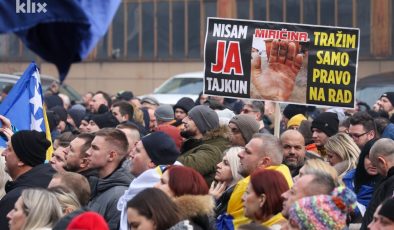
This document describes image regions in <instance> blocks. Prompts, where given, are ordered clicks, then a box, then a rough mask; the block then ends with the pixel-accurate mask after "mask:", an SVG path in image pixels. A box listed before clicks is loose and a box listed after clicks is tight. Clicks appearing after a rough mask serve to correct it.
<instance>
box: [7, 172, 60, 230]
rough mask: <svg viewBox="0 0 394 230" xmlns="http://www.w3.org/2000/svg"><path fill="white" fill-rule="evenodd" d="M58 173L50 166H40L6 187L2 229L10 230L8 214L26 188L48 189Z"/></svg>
mask: <svg viewBox="0 0 394 230" xmlns="http://www.w3.org/2000/svg"><path fill="white" fill-rule="evenodd" d="M55 173H56V171H55V170H54V169H53V168H52V166H51V165H50V164H40V165H37V166H35V167H33V168H32V169H31V170H29V171H28V172H26V173H24V174H22V175H20V176H19V177H18V178H17V179H16V180H15V181H8V182H7V183H6V185H5V191H6V194H5V196H4V197H3V198H2V199H1V200H0V229H2V230H3V229H4V230H6V229H8V219H7V217H6V216H7V214H8V212H9V211H11V209H13V208H14V204H15V202H16V201H17V200H18V198H19V197H20V195H21V194H22V190H23V189H26V188H34V187H39V188H47V187H48V184H49V182H50V181H51V180H52V176H53V174H55Z"/></svg>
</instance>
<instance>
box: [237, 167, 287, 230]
mask: <svg viewBox="0 0 394 230" xmlns="http://www.w3.org/2000/svg"><path fill="white" fill-rule="evenodd" d="M287 190H289V186H288V184H287V181H286V179H285V177H284V176H283V175H282V173H280V172H277V171H274V170H268V169H259V170H257V171H256V172H254V173H253V174H252V175H251V176H250V183H249V185H248V188H247V190H246V192H245V194H244V195H243V197H242V201H243V203H244V215H245V216H246V217H248V218H250V219H252V220H253V222H256V223H261V225H263V226H266V227H269V228H271V229H274V230H275V229H280V228H281V224H283V223H284V222H285V221H286V220H285V218H284V217H283V216H282V214H281V211H282V207H283V198H282V196H281V195H282V193H284V192H286V191H287Z"/></svg>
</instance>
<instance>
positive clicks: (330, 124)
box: [311, 112, 339, 158]
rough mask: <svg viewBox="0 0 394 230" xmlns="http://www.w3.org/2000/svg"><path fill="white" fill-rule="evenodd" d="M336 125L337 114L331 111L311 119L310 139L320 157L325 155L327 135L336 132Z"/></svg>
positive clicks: (337, 122) (337, 121)
mask: <svg viewBox="0 0 394 230" xmlns="http://www.w3.org/2000/svg"><path fill="white" fill-rule="evenodd" d="M338 126H339V120H338V115H337V114H336V113H331V112H323V113H321V114H319V115H318V116H317V117H316V118H315V119H314V120H313V121H312V125H311V129H312V139H313V141H314V143H315V145H316V147H317V150H318V152H319V154H320V156H321V157H323V158H325V157H326V150H325V148H324V145H325V144H326V142H327V140H328V138H329V137H331V136H333V135H335V134H336V133H338Z"/></svg>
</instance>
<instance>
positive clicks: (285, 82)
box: [251, 40, 303, 101]
mask: <svg viewBox="0 0 394 230" xmlns="http://www.w3.org/2000/svg"><path fill="white" fill-rule="evenodd" d="M267 53H268V52H267ZM302 62H303V56H302V54H297V48H296V44H295V43H294V42H289V41H278V40H273V41H272V44H271V47H270V50H269V57H268V67H267V68H265V69H262V68H261V57H260V56H259V55H258V53H257V52H253V51H252V60H251V79H252V83H253V84H254V86H255V87H256V90H257V92H258V93H259V94H260V95H261V96H262V98H263V99H267V100H279V101H285V100H287V99H288V98H289V97H290V95H291V93H292V91H293V88H294V82H295V78H296V76H297V74H298V72H299V71H300V68H301V66H302Z"/></svg>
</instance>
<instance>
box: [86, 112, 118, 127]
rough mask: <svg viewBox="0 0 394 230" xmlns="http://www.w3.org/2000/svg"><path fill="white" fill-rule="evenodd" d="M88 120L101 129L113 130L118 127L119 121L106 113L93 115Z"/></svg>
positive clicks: (109, 113)
mask: <svg viewBox="0 0 394 230" xmlns="http://www.w3.org/2000/svg"><path fill="white" fill-rule="evenodd" d="M90 120H93V121H94V123H96V125H97V126H98V127H99V128H100V129H102V128H115V127H116V126H117V125H119V121H118V120H117V119H116V117H114V115H112V113H111V112H106V113H103V114H93V115H91V117H90Z"/></svg>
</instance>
